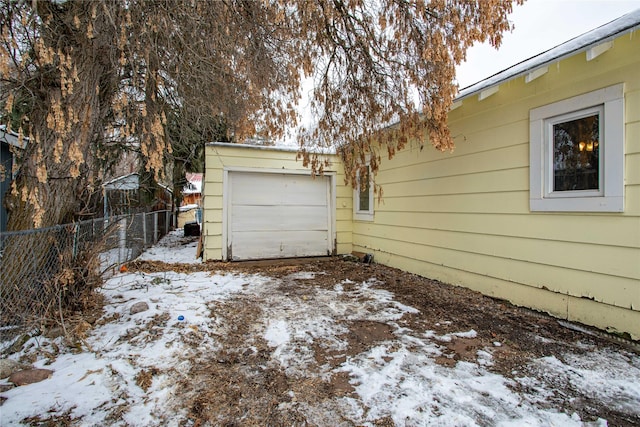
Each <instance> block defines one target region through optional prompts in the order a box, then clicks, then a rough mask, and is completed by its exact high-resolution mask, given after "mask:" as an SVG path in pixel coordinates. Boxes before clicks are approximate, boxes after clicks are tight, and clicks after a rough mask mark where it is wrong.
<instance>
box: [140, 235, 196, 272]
mask: <svg viewBox="0 0 640 427" xmlns="http://www.w3.org/2000/svg"><path fill="white" fill-rule="evenodd" d="M197 248H198V240H197V238H193V237H184V231H183V230H182V229H181V228H180V229H177V230H174V231H171V232H169V233H167V234H166V235H165V236H164V237H163V238H162V239H160V241H159V242H158V244H157V245H155V246H152V247H150V248H149V249H147V250H146V251H145V252H144V253H143V254H142V255H140V256H139V257H138V259H139V260H141V261H163V262H167V263H179V264H199V263H201V262H202V259H201V258H196V250H197Z"/></svg>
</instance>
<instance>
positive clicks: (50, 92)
mask: <svg viewBox="0 0 640 427" xmlns="http://www.w3.org/2000/svg"><path fill="white" fill-rule="evenodd" d="M517 1H518V2H519V0H517ZM511 8H512V2H511V1H506V0H483V1H479V2H469V1H467V0H451V1H444V0H434V1H429V2H426V1H421V0H418V1H412V2H406V1H404V0H379V1H359V0H349V1H342V0H318V1H314V2H291V1H286V0H274V1H269V2H245V1H229V2H211V1H204V0H203V1H196V0H194V1H192V2H191V3H187V4H184V3H181V2H151V3H149V2H145V1H138V0H134V1H130V2H127V3H126V4H125V3H118V2H103V3H98V2H53V1H51V2H49V1H41V2H10V3H6V4H5V5H4V6H3V12H4V15H5V18H6V19H5V22H6V23H7V25H6V26H4V27H3V28H2V33H1V34H2V39H3V41H5V43H4V44H2V47H1V48H0V70H2V71H3V76H6V84H5V86H4V87H5V88H6V92H7V94H8V95H7V97H6V101H7V102H6V108H7V109H8V111H10V112H15V109H14V108H13V104H14V102H15V101H13V98H12V96H17V94H18V93H19V92H20V93H25V89H27V90H26V93H28V94H30V95H29V96H31V99H30V100H29V102H30V103H31V105H32V106H33V107H32V108H31V110H30V111H27V112H23V113H22V114H24V115H25V116H28V117H27V118H28V119H29V120H18V122H19V123H20V126H18V127H19V128H20V131H21V132H22V133H23V134H24V135H28V136H29V137H30V138H32V141H33V145H34V147H35V148H34V149H31V148H30V149H28V151H27V153H26V157H27V158H26V159H25V161H24V162H23V165H24V166H23V167H24V168H25V172H26V175H29V176H36V177H37V178H38V180H40V181H48V180H50V179H51V178H53V177H60V176H68V177H71V178H73V179H80V180H82V181H83V182H84V181H89V180H90V178H89V177H90V176H92V174H90V173H89V171H92V170H93V171H94V172H95V168H96V167H97V165H99V160H100V159H101V158H104V156H106V154H105V153H106V152H108V151H105V147H106V146H107V145H109V144H108V142H107V140H109V141H110V140H119V143H120V144H123V143H126V144H137V146H138V147H139V150H140V152H141V154H142V157H143V158H144V162H143V164H144V165H145V167H146V168H147V170H148V171H154V172H155V173H156V178H160V177H161V176H162V174H163V170H164V163H165V159H166V158H167V157H166V156H168V155H169V154H170V150H171V141H170V140H169V135H168V133H167V132H166V127H167V119H166V117H167V116H168V113H169V111H168V110H170V109H172V108H183V107H184V106H189V111H190V112H191V114H196V115H200V116H201V117H211V116H216V117H217V116H220V117H224V119H225V121H226V123H228V125H229V133H230V135H229V136H230V137H231V138H232V139H233V138H235V139H236V140H242V139H243V138H244V137H247V136H254V135H255V134H260V135H261V136H264V137H266V138H273V137H278V136H282V135H283V132H284V131H285V128H287V127H289V128H293V127H295V126H296V121H297V120H298V117H297V114H296V113H295V112H294V110H293V108H292V106H293V105H294V104H295V103H296V100H297V99H298V97H299V95H300V89H301V84H302V77H303V76H307V77H312V78H313V80H314V89H313V90H312V99H311V101H310V108H311V110H312V113H313V115H314V116H315V118H316V119H317V126H316V127H314V128H313V129H310V130H308V131H307V132H303V133H301V135H300V141H299V142H300V144H301V156H302V157H303V158H304V160H305V164H308V165H309V166H310V167H311V168H312V171H313V173H322V171H323V170H324V168H325V167H326V165H327V164H326V162H325V161H323V160H322V155H318V154H313V153H312V150H310V149H309V148H310V147H318V146H320V147H323V146H324V147H328V146H331V147H338V152H339V153H340V155H341V156H342V157H343V161H344V162H345V169H346V172H347V178H348V180H349V181H351V183H352V184H355V179H356V176H357V175H358V173H357V171H358V165H360V164H362V163H363V162H365V161H368V160H367V158H373V159H375V161H374V162H372V164H371V170H372V172H373V173H374V174H375V172H376V171H377V169H378V166H379V164H380V162H381V159H382V157H383V156H386V157H393V155H395V153H396V152H397V151H399V150H401V149H403V148H404V147H405V146H406V145H407V144H408V143H409V142H410V141H426V140H427V139H428V140H429V141H430V143H431V144H432V145H433V146H434V147H435V148H436V149H439V150H450V149H452V148H453V140H452V138H451V135H450V134H449V131H448V128H447V124H446V118H447V113H448V111H449V107H450V105H451V102H452V99H453V97H454V96H455V94H456V91H457V87H456V85H455V81H454V78H455V65H456V64H457V63H459V62H461V61H462V60H463V59H464V57H465V52H466V49H467V48H468V47H470V46H471V45H472V44H473V43H474V42H476V41H485V40H489V41H490V42H491V43H492V44H494V45H498V44H499V43H500V41H501V34H502V33H503V32H504V31H507V30H509V29H510V24H509V22H508V20H507V13H508V12H510V11H511ZM107 131H108V132H109V135H108V138H107V137H105V132H107ZM126 144H124V145H126ZM83 165H86V167H84V168H83V167H82V166H83ZM20 185H21V186H23V187H25V188H29V189H30V186H32V185H33V184H31V183H30V181H26V180H25V181H21V182H20ZM85 187H86V186H85ZM17 191H18V192H20V191H22V189H21V188H18V189H17ZM42 197H44V195H42V194H41V195H40V198H42ZM30 206H31V207H32V208H36V209H35V210H36V211H37V210H38V209H40V210H43V209H47V207H46V206H45V205H44V203H42V201H41V200H34V201H31V202H30ZM42 225H46V224H42Z"/></svg>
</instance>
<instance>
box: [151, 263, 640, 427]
mask: <svg viewBox="0 0 640 427" xmlns="http://www.w3.org/2000/svg"><path fill="white" fill-rule="evenodd" d="M148 267H150V268H149V271H153V270H154V267H153V266H152V265H149V266H148ZM212 267H214V268H215V269H217V270H222V271H224V270H229V271H235V272H237V271H240V272H243V273H246V274H259V275H263V276H267V277H272V278H275V279H278V280H277V282H275V283H274V284H272V285H274V286H273V288H271V287H270V286H271V285H265V288H264V291H265V292H263V293H261V294H258V295H256V294H253V293H252V294H248V295H242V296H238V297H236V298H234V299H233V300H230V301H225V302H224V303H219V304H217V305H215V306H214V307H213V309H212V312H213V316H214V317H215V319H216V322H218V323H219V324H223V325H228V327H227V328H225V330H224V334H222V335H220V336H219V339H220V350H219V351H217V352H216V353H215V354H198V352H196V353H195V354H194V355H193V363H192V365H191V369H190V371H189V373H188V375H186V378H185V379H184V380H183V382H182V383H181V384H180V387H179V388H180V389H181V390H183V392H184V395H185V396H190V397H189V402H188V407H189V415H188V420H190V423H192V424H193V425H203V424H212V425H228V426H234V425H327V426H329V425H334V426H335V425H355V424H357V423H358V422H362V421H363V420H368V421H370V424H372V425H376V426H386V425H389V426H391V425H404V422H402V423H399V422H398V421H399V420H398V416H397V415H398V412H396V411H394V409H393V407H394V406H396V407H397V405H403V404H406V403H407V402H404V401H403V399H404V398H405V397H406V398H407V399H408V400H409V401H411V402H412V403H411V405H412V408H411V410H410V411H408V412H407V413H408V414H412V413H413V411H418V412H420V411H422V412H423V413H424V412H429V411H431V412H432V413H431V414H429V416H428V417H424V418H422V417H419V416H418V417H415V418H414V417H412V416H411V415H409V416H407V417H406V420H405V422H406V424H407V425H417V424H421V423H420V422H418V420H422V419H430V417H433V418H432V419H433V420H439V422H437V423H441V424H449V425H451V424H450V423H454V424H458V425H473V424H477V425H495V424H497V423H500V422H501V421H500V419H501V418H500V417H499V416H496V413H495V412H497V413H500V412H502V413H504V414H509V412H510V411H513V412H514V413H513V415H512V418H513V420H515V419H518V417H519V415H518V411H517V410H515V411H514V409H513V408H512V405H513V404H514V402H510V401H509V399H508V398H506V397H505V396H503V395H502V394H501V393H500V392H496V393H495V394H494V395H492V393H493V392H492V391H491V388H492V387H493V385H490V384H486V385H480V386H478V387H477V388H476V390H477V391H479V396H480V397H482V398H484V399H485V400H486V401H485V402H483V404H482V405H479V406H478V407H477V408H476V407H474V405H473V404H470V403H469V404H468V405H466V404H465V401H466V400H465V399H464V398H462V399H460V400H459V401H455V400H456V397H455V394H456V393H455V392H452V394H451V396H449V392H450V391H449V390H446V391H443V392H442V393H440V395H439V393H438V392H433V393H432V392H429V393H426V397H427V402H425V404H424V405H423V404H422V403H419V402H416V401H419V400H420V396H419V394H420V393H421V392H422V393H423V392H424V390H425V387H426V388H431V389H437V387H438V385H437V384H431V385H426V386H425V385H424V384H423V386H425V387H423V386H420V385H414V386H410V385H408V386H407V387H404V388H403V386H402V385H397V384H396V385H393V386H389V381H387V380H388V378H383V379H376V378H375V376H376V374H375V372H376V371H377V372H379V373H380V372H381V373H382V375H387V376H390V375H399V378H396V379H394V380H392V381H390V382H391V383H393V381H399V382H400V383H404V382H408V381H409V378H403V376H407V377H408V376H409V375H411V374H413V375H415V379H416V381H419V379H420V378H423V379H425V380H428V376H424V375H421V374H420V373H419V372H417V371H413V370H412V368H410V367H398V368H397V369H398V371H399V372H393V373H388V372H385V368H388V367H389V365H391V364H394V363H399V362H398V360H397V359H398V358H401V359H404V360H403V361H402V362H401V363H402V364H411V363H412V362H411V357H410V356H409V354H410V353H411V352H417V353H422V355H423V356H424V355H426V356H427V359H431V360H432V361H433V362H434V366H433V369H434V370H435V371H439V372H443V373H444V372H446V371H447V370H453V369H456V367H457V368H458V369H460V366H461V362H462V364H463V365H464V368H462V369H466V368H471V369H472V370H473V369H475V368H477V367H481V368H482V369H486V370H487V371H488V372H489V373H495V374H498V375H500V376H502V377H504V378H505V379H506V383H505V384H506V385H507V388H508V389H509V391H510V392H512V393H514V394H515V395H517V396H519V398H520V399H521V401H520V402H518V403H515V406H516V407H517V406H520V407H522V408H524V409H525V412H526V411H527V410H528V409H527V408H528V407H529V406H528V405H531V407H535V408H541V409H543V410H550V411H551V412H554V411H558V412H561V413H565V414H568V415H570V416H573V418H574V419H576V420H578V419H579V420H580V421H581V423H589V422H594V424H595V425H598V424H601V423H603V421H604V420H606V421H607V422H608V423H609V425H615V426H625V425H636V426H637V425H640V400H634V399H636V398H637V397H638V395H636V394H634V393H631V394H626V393H625V392H624V390H622V391H621V390H617V389H616V387H617V386H616V385H615V380H613V379H612V378H611V375H613V376H614V377H615V375H616V373H611V372H609V373H607V372H606V369H607V366H601V368H603V369H605V373H604V374H603V375H604V376H605V377H604V378H602V377H598V375H597V374H596V375H593V374H591V373H590V372H589V371H588V369H589V368H588V366H587V365H590V364H593V365H595V367H594V366H592V367H593V368H594V369H595V372H598V369H599V367H598V366H597V365H598V364H608V361H607V360H611V361H613V359H612V357H611V356H612V355H615V357H621V358H622V361H623V366H622V369H624V361H625V360H627V361H628V363H629V368H630V369H629V370H628V371H627V372H626V374H625V373H620V372H618V374H621V375H622V376H623V377H624V376H625V375H631V377H632V378H633V377H634V376H637V375H638V374H639V373H640V359H639V358H638V352H637V348H634V347H633V346H631V347H630V346H629V345H628V344H624V343H619V342H616V341H615V340H614V339H612V338H608V339H607V338H605V337H602V336H598V335H596V334H593V333H591V331H589V330H588V329H586V328H583V327H579V326H578V329H584V330H583V331H581V330H576V326H577V325H572V324H568V323H564V322H562V324H561V323H559V322H558V321H557V320H555V319H553V318H550V317H548V316H545V315H541V314H538V313H535V312H532V311H530V310H526V309H522V308H518V307H514V306H512V305H511V304H508V303H505V302H504V301H498V300H495V299H492V298H488V297H485V296H482V295H481V294H479V293H476V292H473V291H469V290H467V289H463V288H459V287H453V286H449V285H445V284H442V283H438V282H434V281H431V280H427V279H425V278H422V277H419V276H416V275H413V274H409V273H405V272H402V271H400V270H397V269H392V268H388V267H385V266H381V265H376V264H372V265H366V264H361V263H354V262H347V261H340V260H338V261H335V260H332V261H317V262H314V261H310V262H304V263H300V262H291V263H287V262H286V261H285V262H279V263H276V264H274V265H270V264H269V263H258V264H257V265H252V264H246V265H243V264H214V266H212ZM139 268H141V269H143V270H144V269H145V265H144V264H141V265H140V266H139ZM362 284H367V286H365V287H366V288H367V289H363V286H362ZM372 292H378V294H377V295H375V296H372ZM260 299H261V300H260ZM350 305H353V306H350ZM355 305H358V306H359V307H358V308H356V307H355ZM363 307H364V309H363ZM265 317H266V318H268V319H269V320H268V322H267V329H266V331H264V330H261V329H260V328H256V325H261V324H264V318H265ZM329 317H333V319H331V321H329V320H328V318H329ZM323 322H325V323H327V325H326V326H327V328H331V329H332V330H335V331H337V334H336V335H334V336H324V335H322V334H321V333H318V332H317V330H316V329H317V328H322V327H323V325H322V323H323ZM329 322H337V325H331V326H330V327H329V326H328V323H329ZM317 323H320V325H318V324H317ZM292 325H294V326H292ZM270 332H271V333H270ZM279 335H280V337H279ZM399 337H402V338H400V339H399ZM195 346H196V347H197V344H195ZM274 361H277V362H278V363H274ZM416 362H417V363H418V364H420V363H424V362H423V361H419V360H416ZM464 362H467V363H466V364H465V363H464ZM349 364H351V365H350V367H349V368H345V365H349ZM413 369H415V366H414V367H413ZM430 369H431V368H430ZM581 369H586V370H585V371H582V372H580V370H581ZM615 369H619V368H615ZM360 370H362V371H363V372H365V373H364V374H361V375H359V374H358V373H359V372H360ZM366 371H369V372H366ZM571 372H575V373H577V375H578V376H579V377H580V376H581V377H582V378H583V379H585V380H586V381H593V382H596V383H599V384H592V385H591V386H587V385H584V384H582V385H581V384H580V383H579V382H576V380H575V379H574V378H572V374H571ZM591 375H593V376H591ZM463 376H464V375H463ZM451 377H452V378H453V379H452V381H453V382H454V383H455V382H456V379H455V378H456V374H452V375H451ZM607 377H608V378H607ZM525 378H526V379H525ZM637 379H638V380H640V377H637ZM608 380H611V382H609V381H608ZM376 381H380V382H381V383H382V385H381V386H380V387H381V388H384V387H389V389H388V390H386V391H384V390H381V391H380V392H379V393H378V395H377V396H376V395H375V394H376V393H373V392H372V390H374V389H376V387H378V384H376ZM612 384H613V385H612ZM454 386H455V385H451V387H454ZM447 387H449V385H448V386H447ZM485 387H486V389H485ZM473 389H474V387H471V389H470V390H467V391H468V392H470V393H471V394H473V392H474V391H476V390H473ZM603 389H604V390H603ZM462 390H464V387H462ZM494 391H495V390H494ZM412 392H414V393H416V394H418V396H410V394H411V393H412ZM463 393H464V391H463ZM396 394H399V395H396ZM402 394H407V395H409V396H402ZM505 394H508V392H507V391H505ZM452 396H453V398H452V400H451V401H450V402H446V401H441V400H444V399H446V398H447V397H452ZM523 396H524V397H523ZM342 398H349V399H355V400H357V401H358V403H357V404H355V405H356V406H361V407H360V408H359V409H358V411H362V414H361V417H360V418H359V419H357V420H354V419H353V417H352V416H349V415H347V414H348V413H350V412H352V411H351V408H348V409H345V408H344V405H345V404H344V401H345V399H343V400H342V401H341V402H342V403H340V404H337V403H336V399H342ZM429 398H432V399H433V402H428V399H429ZM379 399H388V400H389V402H380V401H379ZM404 400H406V399H404ZM346 401H347V402H348V401H349V400H346ZM465 406H466V407H465ZM485 406H486V407H490V408H492V410H493V411H494V413H491V411H489V412H488V413H487V412H486V408H485ZM634 408H635V409H634ZM358 411H356V412H358ZM576 415H577V416H576ZM509 417H510V416H509V415H507V416H506V418H507V419H508V418H509ZM525 418H526V417H525ZM541 419H542V420H544V419H545V418H544V416H543V417H542V418H541ZM548 420H549V421H550V423H552V422H553V418H552V417H551V418H548ZM354 421H355V422H354ZM558 421H559V422H560V424H563V423H562V420H558ZM532 425H535V423H534V424H532Z"/></svg>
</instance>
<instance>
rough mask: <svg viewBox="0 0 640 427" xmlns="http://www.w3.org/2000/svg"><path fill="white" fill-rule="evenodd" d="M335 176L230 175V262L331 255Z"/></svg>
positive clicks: (227, 222)
mask: <svg viewBox="0 0 640 427" xmlns="http://www.w3.org/2000/svg"><path fill="white" fill-rule="evenodd" d="M331 179H332V177H331V176H318V177H315V178H313V177H311V176H310V175H309V174H308V172H307V173H305V174H302V173H295V172H286V173H282V172H279V173H275V172H257V171H228V172H227V174H226V181H227V182H226V193H225V196H226V197H225V198H226V200H225V202H224V206H225V208H226V209H225V210H226V212H225V215H224V217H225V222H226V226H225V227H223V228H226V230H225V231H226V233H225V234H226V236H225V237H226V239H223V240H226V257H225V258H226V259H228V260H252V259H272V258H294V257H309V256H326V255H330V254H331V253H332V252H333V240H334V239H333V238H332V235H333V230H332V223H333V215H332V206H333V203H332V194H331V188H332V183H331Z"/></svg>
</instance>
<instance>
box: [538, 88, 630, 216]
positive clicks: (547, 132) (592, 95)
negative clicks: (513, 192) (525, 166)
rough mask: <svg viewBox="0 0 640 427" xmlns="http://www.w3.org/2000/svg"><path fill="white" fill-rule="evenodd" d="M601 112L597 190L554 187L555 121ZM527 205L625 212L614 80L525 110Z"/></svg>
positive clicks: (620, 103)
mask: <svg viewBox="0 0 640 427" xmlns="http://www.w3.org/2000/svg"><path fill="white" fill-rule="evenodd" d="M595 111H599V114H600V120H599V121H600V130H601V131H600V141H601V143H600V147H599V150H600V152H599V160H600V166H599V176H600V186H599V187H600V188H598V189H597V190H581V191H556V192H554V191H553V132H552V128H553V125H554V124H557V123H559V122H563V121H568V120H572V119H573V118H580V117H584V116H585V115H588V114H593V112H595ZM529 137H530V143H529V148H530V152H529V154H530V169H529V184H530V187H529V208H530V210H531V211H543V212H623V211H624V84H623V83H620V84H616V85H613V86H609V87H606V88H603V89H599V90H596V91H593V92H589V93H586V94H583V95H579V96H575V97H573V98H568V99H565V100H562V101H559V102H555V103H553V104H548V105H544V106H542V107H538V108H534V109H532V110H531V111H530V112H529Z"/></svg>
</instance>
